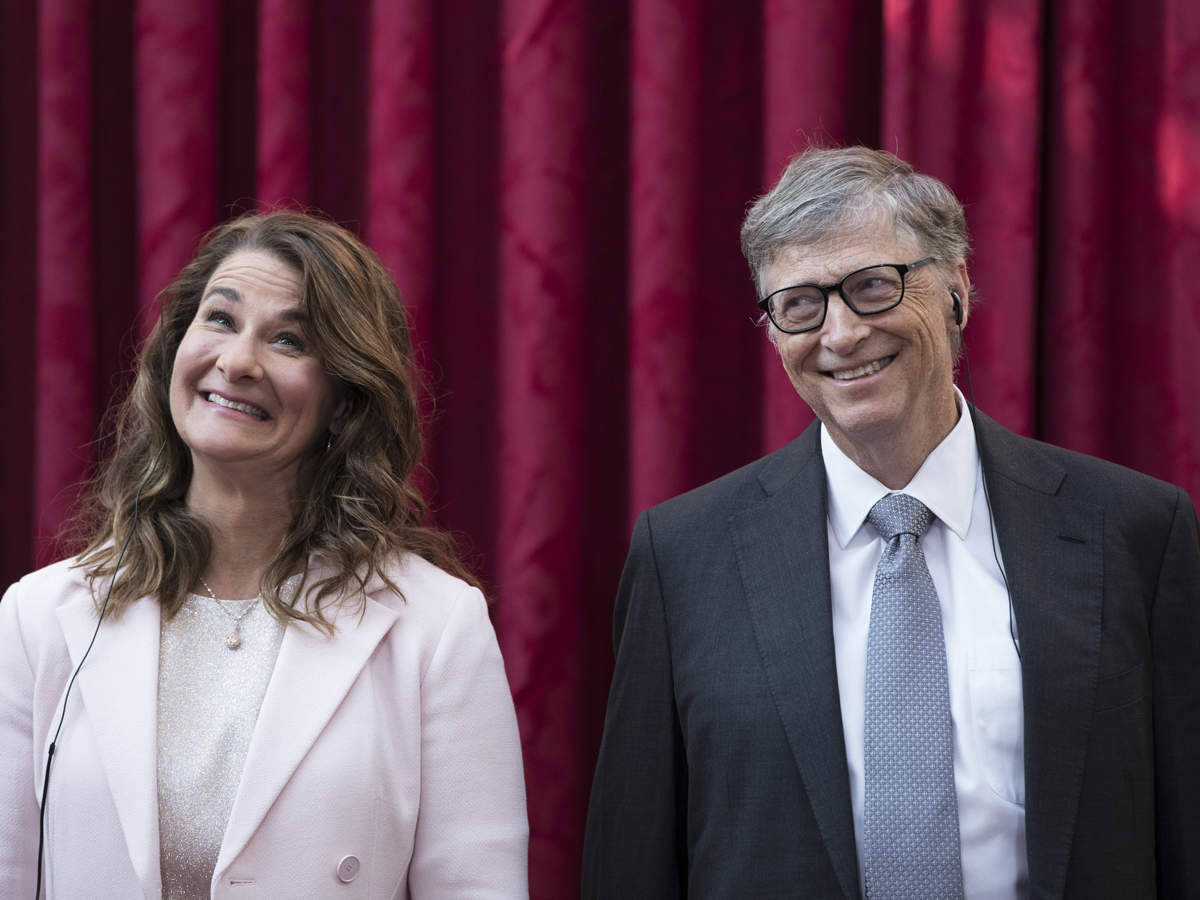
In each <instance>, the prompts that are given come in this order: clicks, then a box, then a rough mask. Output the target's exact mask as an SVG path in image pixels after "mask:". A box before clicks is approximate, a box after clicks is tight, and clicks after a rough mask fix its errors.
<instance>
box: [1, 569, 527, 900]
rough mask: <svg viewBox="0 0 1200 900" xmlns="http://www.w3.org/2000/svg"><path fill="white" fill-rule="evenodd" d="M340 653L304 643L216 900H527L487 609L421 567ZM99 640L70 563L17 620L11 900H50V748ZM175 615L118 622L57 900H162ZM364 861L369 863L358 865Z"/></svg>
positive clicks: (292, 657) (13, 610)
mask: <svg viewBox="0 0 1200 900" xmlns="http://www.w3.org/2000/svg"><path fill="white" fill-rule="evenodd" d="M390 574H391V576H392V578H393V580H394V581H395V582H396V584H397V585H399V587H400V588H401V590H402V592H403V594H404V597H405V600H406V601H407V602H405V601H402V600H400V599H399V598H398V597H396V596H395V595H394V594H393V593H392V592H391V591H389V590H387V589H386V588H385V587H384V585H383V584H382V582H381V581H379V580H375V581H374V582H371V583H369V584H368V585H367V589H366V595H367V596H366V605H365V609H364V611H363V615H362V618H361V619H359V618H358V615H357V613H355V612H343V613H341V614H339V616H338V618H337V619H336V620H335V624H336V625H337V633H336V635H335V636H334V637H333V638H332V639H331V638H327V637H325V636H323V635H321V634H320V633H319V632H317V631H316V630H315V629H313V628H311V627H310V626H308V625H304V624H295V623H293V624H290V625H289V626H288V627H287V630H286V632H285V634H284V638H283V643H282V645H281V647H280V650H279V658H278V660H277V662H276V665H275V671H274V673H273V675H272V677H271V682H270V685H269V686H268V688H267V693H266V696H265V697H264V699H263V704H262V708H261V710H260V712H259V716H258V721H257V724H256V725H255V729H254V734H253V736H252V738H251V741H250V747H249V750H248V752H247V756H246V763H245V768H244V771H243V773H242V780H241V783H240V786H239V787H238V790H237V794H236V796H235V799H234V803H233V809H232V812H231V814H230V818H229V823H228V825H227V827H226V830H225V836H224V840H223V843H222V845H221V851H220V855H219V858H218V860H217V865H216V871H215V872H214V873H213V880H212V896H213V897H214V898H217V897H229V898H236V900H242V898H252V897H264V898H267V897H270V898H277V897H289V898H292V897H321V898H326V897H346V898H351V897H364V898H366V897H370V898H375V897H397V898H404V897H409V896H411V897H414V898H422V897H436V898H443V897H472V898H510V897H527V896H528V887H527V859H526V856H527V844H528V824H527V819H526V814H525V786H524V776H523V772H522V766H521V749H520V743H519V740H518V736H517V723H516V716H515V715H514V712H513V704H512V698H511V695H510V693H509V689H508V683H507V681H506V679H505V675H504V666H503V662H502V660H501V658H500V652H499V649H498V647H497V645H496V638H495V634H494V632H493V631H492V626H491V623H490V622H489V620H488V616H487V610H486V607H485V605H484V601H483V597H482V595H481V594H480V593H479V592H478V591H477V590H475V589H474V588H471V587H469V586H468V585H466V584H464V583H463V582H461V581H459V580H458V579H455V578H453V577H451V576H450V575H447V574H446V573H445V572H442V571H441V570H440V569H438V568H436V567H434V566H432V565H430V564H429V563H427V562H425V561H424V560H421V559H418V558H416V557H413V556H408V557H405V558H404V560H403V561H402V563H401V564H399V565H397V566H395V567H394V568H392V569H391V570H390ZM95 623H96V618H95V612H94V610H93V605H92V599H91V597H90V595H89V593H88V591H87V588H86V586H85V583H84V581H83V579H82V573H81V571H80V570H78V569H72V568H70V567H69V564H68V563H67V562H61V563H57V564H55V565H53V566H49V567H47V568H45V569H42V570H40V571H38V572H34V573H32V574H31V575H27V576H26V577H25V578H23V579H21V581H19V582H18V583H17V584H15V585H13V586H12V587H11V588H10V589H9V590H8V592H7V593H6V594H5V595H4V600H3V602H0V897H28V896H30V895H32V893H33V889H34V884H35V878H36V863H37V829H38V801H39V799H40V797H41V791H42V778H43V774H44V767H45V762H46V748H47V746H48V745H49V741H50V738H51V736H52V734H53V730H54V728H55V726H56V725H57V722H58V715H59V712H60V709H61V703H62V699H63V693H64V691H65V689H66V684H67V680H68V679H69V678H70V676H71V672H72V671H73V669H74V667H75V665H76V664H77V662H78V661H79V659H80V658H81V657H82V655H83V652H84V650H85V648H86V647H87V644H88V641H89V640H90V639H91V635H92V630H93V628H94V627H95ZM158 642H159V607H158V604H157V603H156V602H155V601H154V600H152V599H143V600H141V601H139V602H138V603H136V604H134V605H133V606H132V607H130V608H129V609H128V610H127V611H126V613H125V615H124V616H122V617H121V619H120V620H118V621H106V622H105V623H104V625H103V626H102V627H101V629H100V634H99V637H98V638H97V640H96V644H95V647H94V648H93V650H92V653H91V656H89V657H88V660H87V663H86V664H85V665H84V667H83V669H82V671H81V672H80V674H79V678H78V680H77V681H76V684H75V688H74V689H73V690H72V692H71V697H70V702H69V705H68V708H67V714H66V721H65V724H64V725H63V729H62V734H61V735H60V737H59V740H58V745H57V752H56V754H55V757H54V764H53V774H52V776H51V782H50V791H49V795H50V796H49V803H48V806H47V810H46V835H47V841H46V853H47V861H46V881H45V884H46V885H47V893H46V896H48V897H52V898H53V897H63V898H70V897H85V896H105V897H141V896H144V897H146V898H150V900H157V898H159V897H160V896H161V894H162V883H161V876H160V871H159V836H158V801H157V788H156V702H157V689H158ZM351 858H353V859H351Z"/></svg>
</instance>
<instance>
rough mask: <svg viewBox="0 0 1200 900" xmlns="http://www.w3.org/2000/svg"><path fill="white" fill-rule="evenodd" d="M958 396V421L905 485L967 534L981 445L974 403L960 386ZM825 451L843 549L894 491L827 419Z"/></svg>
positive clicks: (833, 520) (832, 518) (832, 514)
mask: <svg viewBox="0 0 1200 900" xmlns="http://www.w3.org/2000/svg"><path fill="white" fill-rule="evenodd" d="M954 396H955V401H956V402H957V403H958V408H959V410H960V411H961V414H960V415H959V417H958V422H957V423H956V424H955V426H954V427H953V428H952V429H950V433H949V434H948V435H946V437H945V438H943V439H942V442H941V443H940V444H938V445H937V446H936V447H934V448H933V451H932V452H931V453H930V454H929V455H928V456H927V457H925V462H923V463H922V464H921V468H919V469H918V470H917V474H916V475H914V476H913V478H912V481H910V482H909V483H908V484H907V485H905V486H904V487H903V488H901V490H902V491H903V492H904V493H906V494H909V495H911V496H913V497H916V498H917V499H918V500H920V501H921V502H922V503H924V504H925V505H926V506H927V507H928V508H929V510H930V512H932V513H933V514H934V515H935V516H937V517H938V519H939V520H941V522H942V523H943V524H945V526H946V527H947V528H949V529H950V530H951V531H953V532H954V533H955V534H956V535H958V537H959V538H960V539H962V540H966V537H967V531H968V530H969V529H970V526H971V511H972V509H973V508H974V505H975V481H976V474H977V472H978V469H979V451H978V448H977V447H976V444H975V429H974V428H973V427H972V425H971V409H970V407H969V406H967V404H966V402H965V401H964V400H963V395H962V393H961V392H960V391H959V389H958V388H957V387H955V388H954ZM821 454H822V456H823V457H824V460H825V478H826V480H827V483H828V486H829V524H830V525H831V526H832V527H833V536H834V538H835V539H836V540H837V542H838V545H839V546H840V547H841V548H842V549H845V547H846V545H847V544H849V543H850V541H851V540H852V539H853V538H854V536H855V535H856V534H857V533H858V530H859V529H860V528H861V527H862V524H863V522H865V521H866V518H867V513H869V512H870V511H871V507H872V506H874V505H875V504H876V503H877V502H879V500H880V499H881V498H883V497H884V496H886V495H887V494H890V493H892V491H890V490H889V489H888V488H887V486H886V485H884V484H883V483H882V482H880V481H877V480H876V479H875V478H874V477H873V476H871V475H868V474H867V473H866V472H864V471H863V470H862V469H860V468H859V467H858V466H857V465H855V463H854V462H853V461H852V460H851V459H850V457H848V456H847V455H846V454H845V453H843V452H842V451H841V448H839V447H838V445H837V444H835V443H834V442H833V438H831V437H830V436H829V432H828V430H826V428H825V426H824V424H822V425H821Z"/></svg>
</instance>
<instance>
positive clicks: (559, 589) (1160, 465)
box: [0, 0, 1200, 898]
mask: <svg viewBox="0 0 1200 900" xmlns="http://www.w3.org/2000/svg"><path fill="white" fill-rule="evenodd" d="M0 75H2V77H0V103H2V104H3V108H2V110H0V152H2V153H3V168H2V171H0V185H2V188H0V189H2V190H3V194H2V195H0V200H2V201H3V202H2V203H0V222H2V223H3V225H2V228H3V241H2V242H0V254H2V255H3V265H4V269H3V279H2V281H0V283H2V284H3V286H4V287H3V296H2V300H3V302H2V303H0V326H2V328H3V334H4V353H3V359H2V361H0V366H2V371H3V397H2V400H0V402H2V404H3V412H4V421H5V423H6V428H7V433H8V435H9V437H8V439H7V440H6V441H5V443H4V446H3V451H2V453H3V465H2V467H0V480H2V485H3V496H4V498H5V500H6V504H7V515H6V516H5V517H4V521H3V524H2V525H0V527H2V528H3V541H2V543H0V563H2V565H3V571H2V572H0V576H2V579H0V580H3V582H4V583H8V582H9V581H11V580H13V579H15V578H16V577H18V576H19V575H20V574H21V573H22V572H24V571H26V570H28V569H30V568H31V567H33V566H34V565H35V563H37V562H44V561H47V560H48V558H49V557H50V556H52V555H53V553H54V552H55V548H54V543H53V540H52V536H53V535H54V533H55V529H56V528H57V526H58V525H59V524H60V523H61V521H62V520H63V517H64V515H65V514H66V512H67V511H68V509H69V507H70V504H71V501H72V499H73V497H74V485H76V484H77V483H78V482H79V481H80V480H81V479H82V478H84V477H86V475H87V473H88V471H89V466H90V465H91V464H92V462H93V453H94V447H93V445H92V443H91V442H92V440H93V438H94V436H95V434H96V429H97V424H98V421H99V417H100V416H101V415H102V413H103V411H104V410H105V408H106V407H107V405H108V404H109V402H110V400H111V398H112V397H113V396H114V395H115V394H116V393H117V392H119V391H120V389H121V388H122V387H123V386H124V385H125V384H127V382H128V370H129V366H130V363H131V360H132V356H133V353H134V351H135V349H136V346H137V342H138V340H139V338H140V337H141V336H143V335H144V333H145V331H146V329H147V327H148V325H149V323H150V322H151V321H152V320H153V318H154V315H155V311H156V304H155V295H156V293H157V292H158V291H159V290H160V289H161V288H162V287H163V285H164V284H165V283H166V281H167V280H168V279H169V278H170V277H171V276H172V275H173V274H174V273H175V272H176V271H177V270H178V269H179V267H180V266H181V265H182V263H183V262H184V261H185V260H186V259H187V258H188V256H189V254H190V253H191V251H192V250H193V248H194V246H195V244H196V242H197V240H198V238H199V237H200V235H201V234H203V232H205V231H206V230H207V229H208V228H209V227H210V226H211V225H213V224H215V223H216V222H217V221H220V220H222V219H225V218H227V217H229V216H230V215H232V214H235V213H237V212H239V211H244V210H247V209H251V208H254V207H256V206H269V205H273V204H277V203H280V202H297V203H300V204H303V205H306V206H310V207H314V208H318V209H321V210H324V211H325V212H326V213H328V214H329V215H331V216H332V217H334V218H335V219H337V220H338V221H341V222H343V223H344V224H347V225H349V226H350V227H352V228H353V229H355V230H356V231H358V232H359V233H360V234H361V235H362V236H363V237H364V238H365V239H366V240H367V241H368V243H370V244H371V245H372V246H373V247H374V248H375V249H376V250H377V251H378V252H379V254H380V255H381V257H382V258H383V260H384V261H385V262H386V263H387V264H388V266H389V267H390V268H391V270H392V272H393V274H394V275H395V277H396V280H397V282H398V283H399V285H400V287H401V290H402V292H403V294H404V296H405V297H406V299H407V302H408V305H409V311H410V314H411V316H412V321H413V323H414V328H415V332H416V336H417V339H418V341H419V344H420V353H421V359H422V362H423V364H424V366H425V368H426V370H427V372H428V374H429V385H430V388H431V397H432V401H431V403H430V405H429V408H430V410H431V412H432V413H434V415H433V418H432V420H431V424H430V426H429V428H428V435H429V439H430V443H429V452H428V455H427V465H428V469H429V476H428V479H427V481H428V484H429V486H430V489H431V492H432V494H433V501H434V504H435V507H436V508H437V510H438V518H439V520H440V521H441V522H442V523H443V524H444V525H446V526H448V527H449V528H451V529H453V530H455V531H456V532H459V533H460V534H462V535H463V536H464V538H465V540H466V542H467V544H468V546H469V547H471V548H472V549H473V551H474V553H475V558H476V560H477V564H478V566H479V568H480V570H481V573H482V574H483V576H484V577H485V579H486V581H487V583H488V585H489V586H490V593H491V595H492V596H493V597H494V598H495V608H494V618H495V622H496V626H497V629H498V632H499V635H500V639H501V644H502V648H503V650H504V654H505V659H506V664H507V667H508V673H509V678H510V681H511V684H512V688H513V693H514V696H515V699H516V703H517V710H518V716H519V720H520V725H521V732H522V739H523V743H524V751H525V764H526V773H527V781H528V789H529V811H530V820H531V825H532V842H531V850H530V862H531V879H532V892H533V896H534V897H535V898H559V897H567V896H571V895H573V894H575V893H577V887H576V884H577V880H576V879H577V873H578V857H579V850H580V845H581V841H582V821H583V814H584V809H585V804H586V799H587V793H588V788H589V785H590V778H591V767H592V763H593V760H594V756H595V751H596V747H597V743H598V740H599V732H600V726H601V722H602V716H603V708H604V700H605V695H606V692H607V684H608V676H609V671H610V667H611V649H610V628H609V619H610V614H611V604H612V596H613V592H614V589H615V586H616V582H617V578H618V575H619V572H620V567H621V561H622V559H623V556H624V552H625V547H626V539H627V533H628V528H629V524H630V522H631V520H632V518H633V516H634V515H635V514H636V513H637V512H638V511H639V510H640V509H642V508H644V507H645V506H647V505H648V504H651V503H654V502H657V501H659V500H662V499H664V498H666V497H668V496H670V495H672V494H675V493H678V492H680V491H683V490H685V489H687V488H689V487H692V486H695V485H697V484H699V483H701V482H703V481H705V480H708V479H710V478H712V477H715V476H716V475H719V474H721V473H722V472H724V471H727V470H729V469H731V468H734V467H736V466H738V465H740V464H742V463H744V462H747V461H749V460H751V459H753V458H755V457H757V456H759V455H761V454H762V453H764V452H766V451H768V450H772V449H775V448H776V447H778V446H780V445H782V444H783V443H785V442H786V441H787V440H789V439H790V438H791V437H793V436H794V435H796V434H797V433H798V432H799V430H800V429H801V428H802V427H803V426H804V425H805V424H806V423H807V422H808V421H809V420H810V418H811V414H810V413H809V412H808V410H807V409H806V408H805V407H804V405H803V404H802V403H801V402H800V401H799V400H798V399H797V398H796V397H795V395H794V393H793V392H792V390H791V387H790V386H789V384H788V383H787V380H786V378H785V377H784V376H783V374H782V372H781V371H780V369H779V365H778V362H777V360H776V359H775V358H774V354H773V351H771V349H770V348H769V346H768V344H767V342H766V340H765V338H764V335H763V333H762V332H761V331H760V330H759V329H757V328H756V327H755V326H754V324H753V318H754V314H755V312H756V310H755V308H754V299H755V297H754V292H753V289H752V287H751V284H750V282H749V279H748V278H747V275H746V271H745V266H744V264H743V262H742V259H741V257H740V255H739V252H738V241H737V231H738V226H739V223H740V219H741V215H742V213H743V211H744V209H745V206H746V204H747V202H748V201H749V200H750V199H751V198H752V197H753V196H755V195H756V194H757V193H759V192H761V191H762V190H763V189H764V188H765V187H766V186H767V185H769V184H770V183H771V182H772V181H773V180H774V179H775V177H776V176H777V175H778V173H779V171H780V170H781V168H782V166H783V164H784V162H785V161H786V160H787V158H788V157H789V156H790V155H791V154H792V153H793V152H795V151H796V150H798V149H801V148H803V147H804V146H805V145H806V144H807V142H808V141H809V140H816V141H818V142H822V143H826V144H834V143H838V144H840V143H851V142H861V143H867V144H871V145H874V146H880V147H883V148H885V149H888V150H892V151H894V152H896V153H898V154H899V155H901V156H903V157H905V158H906V159H908V160H910V161H911V162H913V163H914V164H915V165H916V166H917V167H918V168H920V169H922V170H924V171H927V172H930V173H931V174H934V175H937V176H938V177H940V178H942V179H944V180H945V181H946V182H947V183H949V184H950V186H951V187H952V188H953V189H954V190H955V191H956V193H957V194H958V195H959V197H960V198H961V199H962V200H963V201H964V202H965V204H966V206H967V213H968V221H969V223H970V225H971V228H972V233H973V237H974V244H975V248H976V253H975V256H974V258H973V261H972V266H971V273H972V277H973V280H974V284H975V286H976V288H977V298H978V302H977V305H976V307H975V309H974V311H973V314H972V316H971V320H970V327H969V328H968V331H967V344H968V347H969V350H970V362H971V366H972V375H973V380H974V395H975V398H976V400H977V401H978V403H979V405H980V406H981V407H982V408H983V409H984V410H985V411H987V412H989V413H990V414H991V415H992V416H994V417H995V418H997V419H998V420H999V421H1001V422H1002V423H1004V424H1006V425H1008V426H1010V427H1012V428H1014V429H1016V430H1018V431H1021V432H1023V433H1026V434H1032V435H1035V436H1038V437H1041V438H1043V439H1046V440H1049V441H1052V442H1054V443H1058V444H1062V445H1065V446H1068V447H1073V448H1076V449H1079V450H1083V451H1085V452H1089V453H1094V454H1097V455H1100V456H1103V457H1107V458H1109V459H1113V460H1116V461H1118V462H1121V463H1124V464H1127V465H1130V466H1133V467H1135V468H1138V469H1141V470H1143V471H1146V472H1149V473H1151V474H1153V475H1157V476H1159V477H1161V478H1166V479H1168V480H1171V481H1174V482H1176V483H1179V484H1182V485H1183V486H1184V487H1186V488H1187V489H1188V490H1189V491H1190V492H1191V494H1192V496H1193V497H1194V498H1200V391H1198V390H1197V387H1196V381H1197V379H1196V375H1195V373H1196V371H1197V367H1196V363H1195V358H1196V353H1197V346H1198V342H1200V289H1198V288H1197V282H1198V278H1197V275H1196V270H1195V267H1196V266H1197V264H1198V262H1200V5H1197V4H1195V3H1192V2H1190V0H1142V2H1138V3H1136V4H1135V3H1129V2H1124V0H1057V2H1054V0H1002V2H991V3H960V2H957V0H758V2H747V3H737V4H733V3H720V2H713V0H708V2H701V0H614V2H588V0H503V2H499V3H487V2H468V0H440V2H435V0H373V2H372V0H358V2H345V0H258V2H257V3H242V2H235V0H190V2H187V3H181V2H177V0H105V2H103V3H100V2H90V0H37V2H36V3H34V2H28V0H26V2H22V0H7V2H5V3H3V4H2V6H0Z"/></svg>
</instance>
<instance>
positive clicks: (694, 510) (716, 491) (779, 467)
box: [646, 423, 821, 528]
mask: <svg viewBox="0 0 1200 900" xmlns="http://www.w3.org/2000/svg"><path fill="white" fill-rule="evenodd" d="M813 464H816V465H820V464H821V459H820V440H819V431H818V429H817V424H816V423H814V424H813V425H812V426H811V427H810V428H808V429H806V430H805V431H804V432H803V433H802V434H801V435H800V436H799V437H797V438H795V439H794V440H793V441H791V442H790V443H788V444H786V445H785V446H783V447H781V448H780V449H778V450H776V451H774V452H773V453H768V454H767V455H766V456H761V457H759V458H758V459H756V460H754V461H753V462H750V463H747V464H746V465H744V466H741V467H740V468H737V469H734V470H733V471H732V472H727V473H726V474H724V475H722V476H721V477H719V478H716V479H714V480H713V481H709V482H707V483H706V484H702V485H700V486H699V487H696V488H693V489H691V490H690V491H686V492H685V493H682V494H679V495H678V496H675V497H672V498H670V499H669V500H664V501H663V502H662V503H659V504H657V505H655V506H652V507H650V508H649V509H648V510H647V511H646V516H647V518H649V519H652V520H653V521H654V523H655V525H656V526H658V525H661V524H668V523H669V524H672V525H677V526H680V527H685V528H686V527H693V526H695V525H697V524H699V523H700V522H712V521H713V520H715V519H726V518H729V517H730V516H733V515H735V514H737V513H738V512H740V511H742V510H743V509H745V508H747V507H749V506H753V505H754V504H756V503H759V502H761V501H762V500H763V499H765V498H766V497H767V496H769V495H770V494H771V493H773V492H774V491H775V490H777V489H779V488H780V487H782V486H783V485H784V484H786V483H787V482H788V481H789V480H791V479H792V478H794V477H796V476H798V475H799V474H800V473H801V472H802V471H803V470H804V469H805V467H806V466H809V465H813Z"/></svg>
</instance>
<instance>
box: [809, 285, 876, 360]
mask: <svg viewBox="0 0 1200 900" xmlns="http://www.w3.org/2000/svg"><path fill="white" fill-rule="evenodd" d="M870 330H871V329H870V327H869V326H868V325H867V323H866V321H865V320H864V319H863V317H862V316H860V315H858V313H856V312H855V311H854V310H852V309H851V308H850V307H849V306H847V305H846V301H845V300H843V299H842V295H841V293H840V292H837V291H834V292H832V293H830V295H829V303H828V306H827V308H826V310H825V324H824V325H822V326H821V343H823V344H824V345H825V346H826V347H828V348H829V349H830V350H833V351H835V352H837V353H844V352H846V351H848V350H851V349H853V348H854V346H855V345H856V344H858V342H859V341H861V340H862V339H863V338H865V337H866V336H867V335H868V334H869V333H870Z"/></svg>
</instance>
